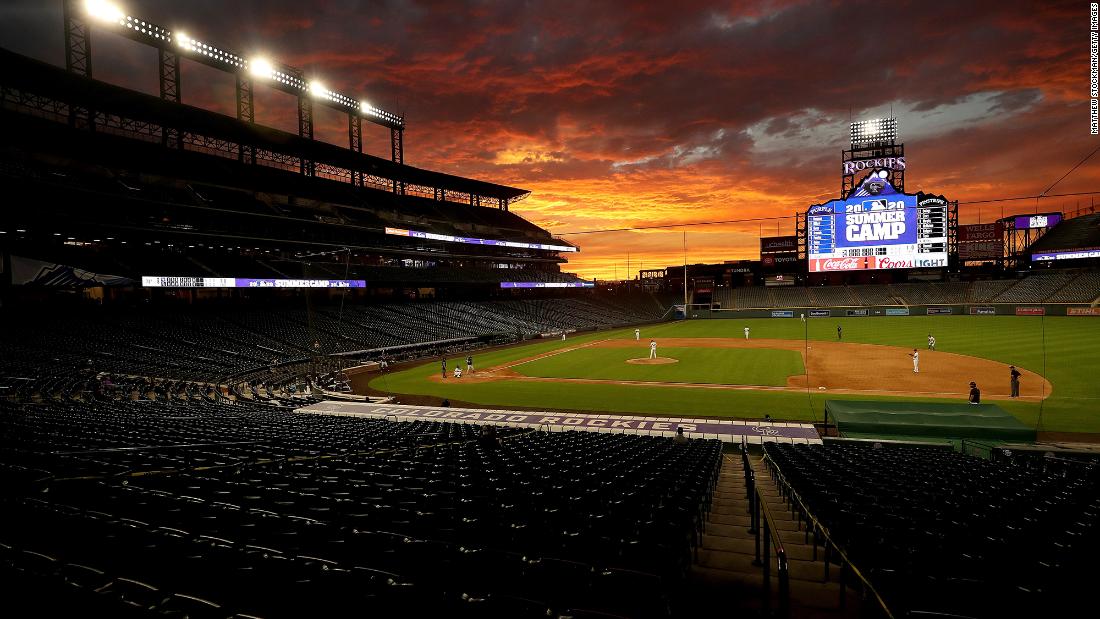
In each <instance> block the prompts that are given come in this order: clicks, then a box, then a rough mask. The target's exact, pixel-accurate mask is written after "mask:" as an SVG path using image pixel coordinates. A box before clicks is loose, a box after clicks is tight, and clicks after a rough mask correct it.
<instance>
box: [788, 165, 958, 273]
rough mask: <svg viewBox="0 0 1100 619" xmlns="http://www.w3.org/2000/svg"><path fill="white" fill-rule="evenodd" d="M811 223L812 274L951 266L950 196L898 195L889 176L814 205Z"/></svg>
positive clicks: (808, 233)
mask: <svg viewBox="0 0 1100 619" xmlns="http://www.w3.org/2000/svg"><path fill="white" fill-rule="evenodd" d="M806 227H807V231H806V239H807V241H806V242H807V254H808V259H807V261H808V267H809V270H810V272H811V273H821V272H836V271H864V270H872V269H913V268H939V267H945V266H947V200H945V199H944V198H942V197H939V196H925V195H924V194H904V193H897V192H896V191H895V190H894V188H893V186H892V185H890V183H889V181H887V180H886V178H885V176H884V175H883V176H880V175H879V174H876V173H873V174H871V175H869V176H868V177H867V180H865V181H864V182H863V184H862V185H860V187H859V188H858V189H857V190H856V191H854V192H852V195H851V196H849V197H848V198H847V199H844V200H832V201H830V202H826V203H825V204H818V205H814V206H811V207H810V208H809V210H808V211H806Z"/></svg>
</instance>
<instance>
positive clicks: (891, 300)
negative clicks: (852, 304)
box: [848, 285, 901, 305]
mask: <svg viewBox="0 0 1100 619" xmlns="http://www.w3.org/2000/svg"><path fill="white" fill-rule="evenodd" d="M848 291H849V292H850V293H851V295H852V298H853V299H855V301H856V305H901V303H900V302H899V301H898V299H897V297H895V296H894V292H893V291H892V290H891V289H890V287H889V286H876V285H868V286H849V287H848Z"/></svg>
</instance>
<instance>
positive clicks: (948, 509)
mask: <svg viewBox="0 0 1100 619" xmlns="http://www.w3.org/2000/svg"><path fill="white" fill-rule="evenodd" d="M877 447H880V446H876V445H874V444H826V445H786V444H779V443H768V444H766V445H765V447H764V450H765V453H766V454H767V459H768V461H769V462H770V463H771V465H772V466H773V467H774V468H775V470H777V471H778V472H779V476H780V477H781V478H782V479H784V480H785V481H786V482H787V483H789V484H790V487H791V488H792V489H793V492H794V495H793V496H795V497H797V500H800V501H801V502H803V503H804V504H805V506H806V508H808V510H809V512H810V514H811V515H812V516H813V517H816V518H817V519H819V520H820V522H821V523H822V524H823V525H824V526H825V528H826V529H827V530H828V531H829V532H830V534H831V536H832V538H833V540H834V541H836V542H837V543H839V544H840V546H841V547H842V548H844V549H845V551H846V553H847V554H848V557H849V558H850V560H851V561H852V564H853V565H854V566H855V567H856V568H858V569H859V570H861V571H862V572H863V573H864V574H865V575H867V576H868V578H869V579H870V582H871V584H872V585H873V586H874V587H875V588H876V589H877V590H878V592H879V593H880V594H881V595H883V596H884V598H885V601H886V603H887V605H888V606H890V607H891V608H893V609H894V611H895V616H900V615H902V614H904V613H909V612H917V611H919V612H922V613H943V614H939V615H934V616H950V617H1009V616H1013V617H1019V616H1044V615H1047V614H1049V613H1053V614H1061V612H1062V611H1065V612H1072V611H1070V610H1069V609H1073V608H1083V607H1084V606H1082V605H1077V604H1086V605H1087V596H1088V590H1087V587H1088V586H1089V584H1088V581H1089V580H1090V579H1091V575H1092V574H1093V573H1094V572H1095V570H1094V569H1093V562H1094V561H1095V558H1096V553H1097V551H1098V550H1100V469H1097V468H1096V467H1095V466H1089V465H1082V466H1080V467H1077V469H1073V470H1065V469H1062V470H1059V471H1057V472H1053V471H1046V470H1043V469H1034V468H1028V467H1024V466H1020V465H1015V464H1012V463H1009V462H1003V461H1002V462H993V461H989V460H983V459H979V458H975V457H971V456H966V455H962V454H958V453H955V452H952V451H943V450H936V449H929V448H922V447H898V448H888V449H880V448H877ZM905 616H918V615H905ZM919 616H927V615H919Z"/></svg>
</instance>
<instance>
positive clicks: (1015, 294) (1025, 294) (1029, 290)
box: [993, 273, 1076, 303]
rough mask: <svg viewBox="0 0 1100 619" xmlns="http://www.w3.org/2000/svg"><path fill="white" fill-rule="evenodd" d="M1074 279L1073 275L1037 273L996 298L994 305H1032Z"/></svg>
mask: <svg viewBox="0 0 1100 619" xmlns="http://www.w3.org/2000/svg"><path fill="white" fill-rule="evenodd" d="M1074 277H1076V276H1075V275H1074V274H1072V273H1036V274H1034V275H1030V276H1028V277H1025V278H1024V279H1022V280H1020V281H1018V282H1017V283H1016V285H1015V286H1012V287H1011V288H1008V289H1007V290H1005V291H1004V292H1002V293H1001V294H999V295H997V296H996V297H994V299H993V302H994V303H1032V302H1035V301H1036V300H1038V301H1043V300H1046V299H1047V298H1049V297H1050V296H1051V295H1053V294H1054V293H1055V292H1057V291H1058V290H1060V289H1061V288H1062V287H1063V286H1065V285H1066V284H1068V283H1070V282H1071V281H1072V280H1073V279H1074Z"/></svg>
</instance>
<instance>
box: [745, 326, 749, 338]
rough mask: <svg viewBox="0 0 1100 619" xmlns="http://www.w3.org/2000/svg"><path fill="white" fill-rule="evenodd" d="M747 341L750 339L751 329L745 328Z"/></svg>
mask: <svg viewBox="0 0 1100 619" xmlns="http://www.w3.org/2000/svg"><path fill="white" fill-rule="evenodd" d="M745 339H746V340H747V339H749V328H748V327H745Z"/></svg>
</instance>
